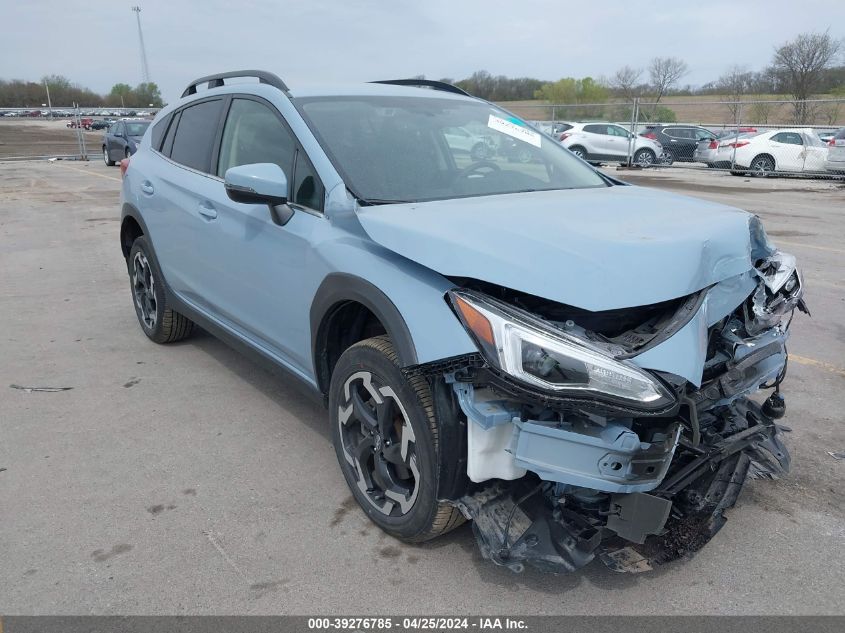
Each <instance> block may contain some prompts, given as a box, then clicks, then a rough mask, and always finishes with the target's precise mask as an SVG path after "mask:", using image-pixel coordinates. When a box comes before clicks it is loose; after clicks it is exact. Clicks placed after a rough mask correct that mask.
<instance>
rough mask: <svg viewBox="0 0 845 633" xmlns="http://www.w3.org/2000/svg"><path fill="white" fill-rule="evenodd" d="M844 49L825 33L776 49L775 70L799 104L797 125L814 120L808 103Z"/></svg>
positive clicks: (788, 43)
mask: <svg viewBox="0 0 845 633" xmlns="http://www.w3.org/2000/svg"><path fill="white" fill-rule="evenodd" d="M840 47H841V44H840V42H839V41H837V40H835V39H833V38H832V37H831V36H830V32H829V31H825V32H824V33H802V34H801V35H799V36H798V37H796V38H795V39H794V40H792V41H791V42H786V43H785V44H783V45H781V46H779V47H778V48H776V49H775V56H774V58H773V60H772V66H773V68H774V69H775V71H777V72H778V73H779V74H780V75H781V76H782V77H783V80H784V83H785V85H786V87H787V88H788V90H789V92H790V94H791V95H792V98H793V99H794V100H795V103H793V109H794V114H795V122H796V123H807V122H809V121H810V119H811V118H812V116H813V114H814V112H813V110H814V109H813V108H811V107H809V105H810V104H808V103H807V99H809V98H810V97H812V96H813V94H814V93H815V92H816V89H817V88H818V86H819V83H820V80H821V78H822V75H823V74H824V71H825V69H827V68H829V67H830V66H831V65H832V64H833V63H834V62H835V61H836V59H837V57H838V56H839V51H840Z"/></svg>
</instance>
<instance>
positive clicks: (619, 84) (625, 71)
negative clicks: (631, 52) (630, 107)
mask: <svg viewBox="0 0 845 633" xmlns="http://www.w3.org/2000/svg"><path fill="white" fill-rule="evenodd" d="M642 75H643V69H642V68H631V67H630V66H623V67H622V68H620V69H619V70H617V71H616V72H615V73H614V74H613V76H612V77H611V78H610V79H609V80H608V81H607V83H608V85H609V86H610V87H611V88H612V89H613V90H614V91H615V92H616V93H617V94H618V95H619V96H620V97H622V98H623V99H625V100H626V101H633V100H634V99H635V98H636V97H639V96H640V85H641V82H640V78H641V77H642Z"/></svg>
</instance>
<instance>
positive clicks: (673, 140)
mask: <svg viewBox="0 0 845 633" xmlns="http://www.w3.org/2000/svg"><path fill="white" fill-rule="evenodd" d="M669 142H670V143H677V142H678V141H676V140H675V139H673V138H670V139H669Z"/></svg>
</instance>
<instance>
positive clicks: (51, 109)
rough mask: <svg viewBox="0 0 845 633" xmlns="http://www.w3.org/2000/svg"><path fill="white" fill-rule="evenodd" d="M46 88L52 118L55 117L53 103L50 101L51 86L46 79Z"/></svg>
mask: <svg viewBox="0 0 845 633" xmlns="http://www.w3.org/2000/svg"><path fill="white" fill-rule="evenodd" d="M44 88H45V90H47V107H48V108H49V109H50V118H51V119H52V118H53V104H52V103H51V102H50V86H49V85H48V84H47V80H46V79H45V80H44Z"/></svg>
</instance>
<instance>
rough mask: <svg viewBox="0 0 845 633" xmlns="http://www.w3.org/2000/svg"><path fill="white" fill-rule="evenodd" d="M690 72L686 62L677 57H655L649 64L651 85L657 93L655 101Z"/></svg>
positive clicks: (658, 101) (658, 100)
mask: <svg viewBox="0 0 845 633" xmlns="http://www.w3.org/2000/svg"><path fill="white" fill-rule="evenodd" d="M688 72H689V67H688V66H687V64H686V62H685V61H684V60H682V59H678V58H677V57H655V58H654V59H652V60H651V63H650V64H649V66H648V74H649V77H650V78H651V87H652V89H653V90H654V92H655V93H656V95H657V96H656V98H655V100H654V103H655V104H657V103H660V98H661V97H663V95H665V94H666V93H667V92H669V90H671V89H672V88H673V87H674V86H675V85H676V84H677V83H678V81H680V79H681V77H683V76H684V75H686V74H687V73H688Z"/></svg>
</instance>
